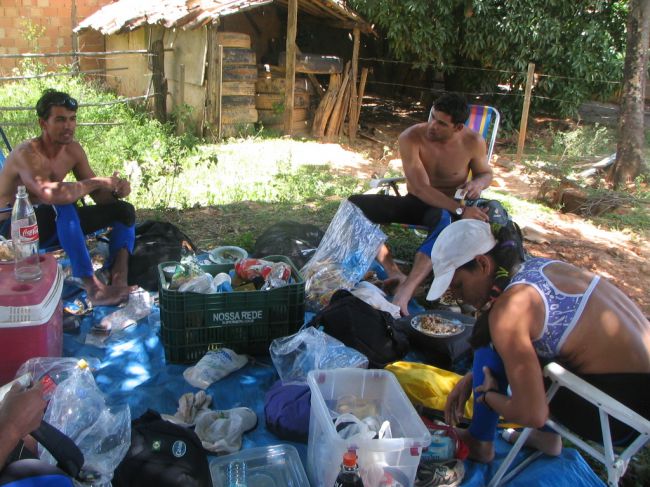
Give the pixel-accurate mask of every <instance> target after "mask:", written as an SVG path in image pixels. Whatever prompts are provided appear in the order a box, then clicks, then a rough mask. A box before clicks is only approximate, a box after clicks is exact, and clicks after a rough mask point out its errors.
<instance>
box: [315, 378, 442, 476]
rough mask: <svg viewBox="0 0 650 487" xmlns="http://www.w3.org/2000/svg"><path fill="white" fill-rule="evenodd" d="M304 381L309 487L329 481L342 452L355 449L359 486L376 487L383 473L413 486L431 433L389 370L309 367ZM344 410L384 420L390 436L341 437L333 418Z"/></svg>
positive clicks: (337, 469) (339, 461) (335, 474)
mask: <svg viewBox="0 0 650 487" xmlns="http://www.w3.org/2000/svg"><path fill="white" fill-rule="evenodd" d="M307 382H308V383H309V387H310V389H311V417H310V422H309V444H308V453H307V471H308V474H309V480H310V482H311V487H331V486H332V485H334V482H335V480H336V476H337V474H338V472H339V470H340V464H341V460H342V458H343V454H344V453H345V452H346V451H348V450H355V451H356V453H357V456H358V464H359V470H360V473H361V476H362V478H363V481H364V486H365V487H378V485H379V483H380V482H381V479H382V477H383V475H384V474H385V473H387V472H388V473H390V474H391V476H392V477H393V479H395V480H396V481H397V482H399V483H400V484H402V485H403V486H404V487H407V486H408V487H410V486H412V485H413V482H414V480H415V474H416V472H417V468H418V464H419V463H420V455H421V454H422V449H423V448H425V447H426V446H428V445H429V443H430V442H431V435H430V434H429V431H428V429H427V428H426V426H425V425H424V423H423V422H422V420H421V419H420V417H419V416H418V414H417V412H416V411H415V408H414V407H413V405H412V404H411V402H410V401H409V400H408V398H407V397H406V394H405V393H404V391H403V390H402V387H401V386H400V385H399V382H397V379H396V378H395V376H394V375H393V374H392V373H390V372H388V371H385V370H363V369H333V370H315V371H311V372H309V374H308V377H307ZM344 403H345V407H344ZM344 410H345V411H346V412H353V413H354V414H355V416H357V417H359V419H364V417H367V416H374V417H375V418H377V419H379V420H380V422H383V421H386V420H387V421H389V422H390V430H391V438H383V439H361V440H356V439H354V438H349V439H343V438H341V437H340V436H339V434H338V433H337V432H336V429H335V427H334V419H335V417H336V416H337V415H338V414H339V412H342V411H344ZM360 416H361V417H360Z"/></svg>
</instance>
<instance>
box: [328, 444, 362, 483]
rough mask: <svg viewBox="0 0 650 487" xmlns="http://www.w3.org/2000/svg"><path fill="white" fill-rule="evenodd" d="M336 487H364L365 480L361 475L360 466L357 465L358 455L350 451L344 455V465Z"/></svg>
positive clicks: (337, 478)
mask: <svg viewBox="0 0 650 487" xmlns="http://www.w3.org/2000/svg"><path fill="white" fill-rule="evenodd" d="M334 487H363V480H361V476H360V475H359V466H358V465H357V454H356V453H354V452H352V451H348V452H345V454H344V455H343V463H342V464H341V471H340V472H339V475H338V477H336V482H334Z"/></svg>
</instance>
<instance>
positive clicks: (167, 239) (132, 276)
mask: <svg viewBox="0 0 650 487" xmlns="http://www.w3.org/2000/svg"><path fill="white" fill-rule="evenodd" d="M195 251H196V247H195V245H194V244H193V243H192V241H191V240H190V238H189V237H188V236H187V235H186V234H185V233H184V232H183V231H182V230H180V229H179V228H178V227H177V226H176V225H174V224H172V223H168V222H162V221H155V220H146V221H144V222H142V223H139V224H138V225H136V227H135V245H134V246H133V253H132V254H131V256H130V257H129V277H128V282H129V284H130V285H138V286H140V287H142V288H143V289H146V290H147V291H157V290H158V264H160V263H161V262H167V261H175V262H178V261H180V260H181V257H183V256H184V255H185V254H187V253H191V252H195Z"/></svg>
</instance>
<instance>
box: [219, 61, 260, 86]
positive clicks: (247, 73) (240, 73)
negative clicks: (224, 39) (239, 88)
mask: <svg viewBox="0 0 650 487" xmlns="http://www.w3.org/2000/svg"><path fill="white" fill-rule="evenodd" d="M256 79H257V68H255V66H238V65H229V64H225V65H224V66H223V75H222V80H223V81H224V82H227V81H248V82H255V80H256Z"/></svg>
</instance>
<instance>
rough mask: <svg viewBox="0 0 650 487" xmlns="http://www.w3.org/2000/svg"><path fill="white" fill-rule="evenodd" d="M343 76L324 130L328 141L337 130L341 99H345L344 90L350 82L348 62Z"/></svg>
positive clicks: (341, 104)
mask: <svg viewBox="0 0 650 487" xmlns="http://www.w3.org/2000/svg"><path fill="white" fill-rule="evenodd" d="M344 72H345V75H344V76H343V81H342V82H341V88H340V89H339V92H338V94H337V96H336V103H334V109H333V110H332V115H331V116H330V120H329V122H328V123H327V128H326V129H325V136H326V138H328V139H331V138H332V137H333V136H334V134H335V131H336V130H337V123H338V120H339V117H340V116H341V110H342V109H343V108H342V106H343V98H344V97H345V89H346V86H347V84H348V82H349V80H350V62H349V61H348V62H347V63H346V65H345V69H344Z"/></svg>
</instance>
